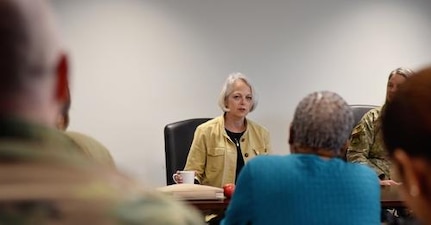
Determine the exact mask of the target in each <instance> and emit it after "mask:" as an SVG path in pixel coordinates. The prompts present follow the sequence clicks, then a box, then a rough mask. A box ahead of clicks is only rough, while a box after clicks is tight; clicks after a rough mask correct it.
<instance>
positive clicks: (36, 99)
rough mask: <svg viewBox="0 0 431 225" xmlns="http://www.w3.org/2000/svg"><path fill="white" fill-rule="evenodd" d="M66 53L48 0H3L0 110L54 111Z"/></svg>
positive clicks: (0, 10)
mask: <svg viewBox="0 0 431 225" xmlns="http://www.w3.org/2000/svg"><path fill="white" fill-rule="evenodd" d="M62 57H63V56H62V53H61V51H60V46H59V40H58V36H57V33H56V30H55V26H54V24H53V17H52V15H51V12H50V10H49V7H48V5H47V3H46V2H45V1H43V0H0V114H15V113H18V114H22V113H24V112H23V111H25V110H27V111H29V110H32V111H34V112H36V114H37V112H38V111H44V112H43V113H48V112H47V111H50V110H51V111H52V110H53V109H54V108H55V107H54V105H55V104H54V102H50V101H53V99H56V95H59V93H58V91H59V90H58V82H59V81H61V79H63V80H64V79H66V78H65V77H67V76H65V77H63V78H61V77H59V72H63V73H64V72H65V65H63V67H64V68H60V67H61V66H62V65H61V63H62V62H61V61H62ZM63 63H64V62H63ZM63 75H66V74H63ZM61 82H63V81H61ZM29 108H31V109H29ZM41 113H42V112H41ZM48 114H51V113H48ZM39 119H41V118H39ZM46 119H47V118H45V119H44V120H46Z"/></svg>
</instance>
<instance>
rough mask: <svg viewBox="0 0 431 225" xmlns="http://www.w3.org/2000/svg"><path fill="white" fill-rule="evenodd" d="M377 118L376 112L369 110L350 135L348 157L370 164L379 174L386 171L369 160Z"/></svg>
mask: <svg viewBox="0 0 431 225" xmlns="http://www.w3.org/2000/svg"><path fill="white" fill-rule="evenodd" d="M375 119H376V116H375V114H374V113H373V112H368V113H367V114H365V115H364V117H363V118H362V119H361V121H360V122H359V123H358V125H356V127H355V128H354V129H353V131H352V134H351V136H350V145H349V147H348V148H347V154H346V157H347V161H349V162H352V163H360V164H365V165H368V166H370V167H371V168H373V169H374V170H375V171H376V173H377V175H380V174H383V173H384V172H383V171H381V169H379V168H378V167H376V166H374V164H373V163H371V161H370V160H369V153H370V150H371V148H372V146H373V142H374V140H375V137H374V136H375V132H374V129H375V122H374V120H375Z"/></svg>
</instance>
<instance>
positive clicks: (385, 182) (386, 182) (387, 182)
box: [380, 180, 401, 186]
mask: <svg viewBox="0 0 431 225" xmlns="http://www.w3.org/2000/svg"><path fill="white" fill-rule="evenodd" d="M391 185H401V183H399V182H396V181H394V180H380V186H391Z"/></svg>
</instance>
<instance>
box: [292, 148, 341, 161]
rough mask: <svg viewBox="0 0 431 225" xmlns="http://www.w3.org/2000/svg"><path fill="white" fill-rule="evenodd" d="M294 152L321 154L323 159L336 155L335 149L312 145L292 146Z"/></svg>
mask: <svg viewBox="0 0 431 225" xmlns="http://www.w3.org/2000/svg"><path fill="white" fill-rule="evenodd" d="M291 150H292V153H296V154H313V155H317V156H320V157H321V158H323V159H331V158H334V157H336V154H335V153H334V151H333V150H330V149H324V148H310V147H299V146H293V145H292V146H291Z"/></svg>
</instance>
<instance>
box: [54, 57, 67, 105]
mask: <svg viewBox="0 0 431 225" xmlns="http://www.w3.org/2000/svg"><path fill="white" fill-rule="evenodd" d="M55 74H56V76H57V84H56V93H55V97H56V99H57V100H58V101H59V102H66V101H67V99H68V98H69V62H68V59H67V55H66V54H64V53H62V54H61V55H60V57H59V60H58V62H57V66H56V68H55Z"/></svg>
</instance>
